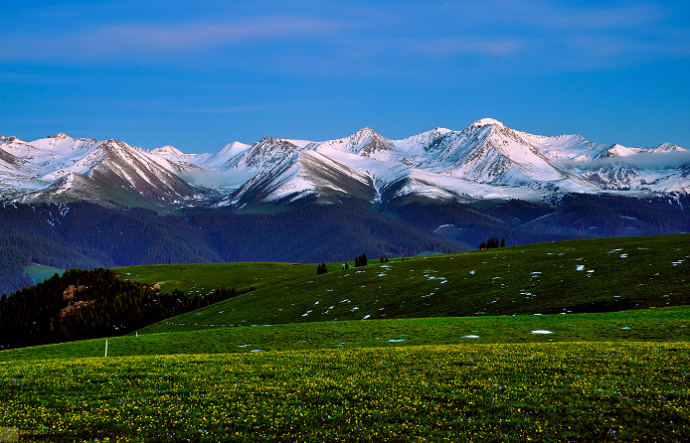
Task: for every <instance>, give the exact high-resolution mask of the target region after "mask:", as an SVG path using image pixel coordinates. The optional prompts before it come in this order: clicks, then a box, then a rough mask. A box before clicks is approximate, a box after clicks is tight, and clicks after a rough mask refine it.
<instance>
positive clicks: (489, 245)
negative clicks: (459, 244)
mask: <svg viewBox="0 0 690 443" xmlns="http://www.w3.org/2000/svg"><path fill="white" fill-rule="evenodd" d="M505 245H506V239H505V238H502V239H501V242H500V243H499V242H498V238H497V237H491V238H490V239H489V240H487V241H486V242H482V244H481V245H479V249H493V248H498V247H501V248H504V247H505Z"/></svg>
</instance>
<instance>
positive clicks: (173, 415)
mask: <svg viewBox="0 0 690 443" xmlns="http://www.w3.org/2000/svg"><path fill="white" fill-rule="evenodd" d="M173 336H174V335H173ZM689 364H690V347H688V343H687V342H685V341H683V342H673V341H672V342H664V343H639V342H638V343H632V342H616V343H611V342H598V343H525V344H505V345H487V344H483V345H482V344H459V345H446V346H419V347H416V346H410V347H402V348H390V349H382V348H370V349H366V348H360V349H328V350H310V351H285V352H262V353H249V354H216V355H210V354H194V355H160V356H137V357H117V358H87V359H52V360H33V361H32V360H10V361H4V362H3V365H2V366H0V392H1V393H2V400H3V401H2V402H0V420H2V421H3V423H5V424H8V425H11V426H16V427H19V428H21V429H25V430H27V431H26V432H27V433H30V434H31V435H45V436H49V440H50V441H55V442H73V441H91V442H93V441H121V442H125V441H133V442H149V441H160V442H176V441H193V442H217V441H237V442H248V441H268V442H286V441H288V442H294V441H298V442H316V441H319V442H322V441H329V442H343V441H344V442H363V441H364V442H366V441H370V442H381V441H397V442H399V441H433V442H441V441H449V442H457V441H502V442H524V441H530V440H532V441H582V442H591V441H653V440H654V441H683V439H684V438H686V437H687V436H688V435H690V386H688V381H689V380H688V376H690V373H689V372H688V365H689Z"/></svg>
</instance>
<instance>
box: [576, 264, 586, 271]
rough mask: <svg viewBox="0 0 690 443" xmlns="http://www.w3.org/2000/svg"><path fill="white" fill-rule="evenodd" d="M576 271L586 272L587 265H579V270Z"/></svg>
mask: <svg viewBox="0 0 690 443" xmlns="http://www.w3.org/2000/svg"><path fill="white" fill-rule="evenodd" d="M575 270H576V271H584V270H585V265H577V268H576V269H575Z"/></svg>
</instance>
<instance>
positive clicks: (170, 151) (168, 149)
mask: <svg viewBox="0 0 690 443" xmlns="http://www.w3.org/2000/svg"><path fill="white" fill-rule="evenodd" d="M151 154H156V155H184V154H183V153H182V151H180V150H179V149H176V148H175V147H174V146H170V145H165V146H162V147H160V148H156V149H154V150H153V151H151Z"/></svg>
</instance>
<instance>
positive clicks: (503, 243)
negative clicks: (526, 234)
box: [501, 238, 506, 248]
mask: <svg viewBox="0 0 690 443" xmlns="http://www.w3.org/2000/svg"><path fill="white" fill-rule="evenodd" d="M501 247H502V248H505V247H506V239H505V238H502V239H501Z"/></svg>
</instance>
